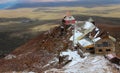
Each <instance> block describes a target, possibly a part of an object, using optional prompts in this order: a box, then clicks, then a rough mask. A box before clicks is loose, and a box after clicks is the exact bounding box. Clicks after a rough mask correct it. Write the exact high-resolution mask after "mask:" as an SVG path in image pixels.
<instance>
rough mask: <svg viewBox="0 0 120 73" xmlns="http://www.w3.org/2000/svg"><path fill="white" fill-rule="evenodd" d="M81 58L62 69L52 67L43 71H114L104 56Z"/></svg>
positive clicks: (72, 72) (76, 72) (46, 72)
mask: <svg viewBox="0 0 120 73" xmlns="http://www.w3.org/2000/svg"><path fill="white" fill-rule="evenodd" d="M81 60H82V59H81ZM81 60H80V62H78V63H76V64H74V65H72V66H69V65H66V66H65V67H63V68H62V69H55V68H54V69H51V70H47V71H45V73H50V72H52V73H114V72H113V67H112V66H111V65H110V62H109V61H108V60H106V59H105V58H104V56H93V55H89V56H88V57H87V59H84V60H83V61H81Z"/></svg>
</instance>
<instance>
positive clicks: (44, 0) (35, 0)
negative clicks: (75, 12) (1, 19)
mask: <svg viewBox="0 0 120 73" xmlns="http://www.w3.org/2000/svg"><path fill="white" fill-rule="evenodd" d="M60 1H76V0H0V4H3V3H9V2H60Z"/></svg>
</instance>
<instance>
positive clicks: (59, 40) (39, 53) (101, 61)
mask: <svg viewBox="0 0 120 73" xmlns="http://www.w3.org/2000/svg"><path fill="white" fill-rule="evenodd" d="M71 35H72V33H71V30H68V32H67V33H63V34H62V35H61V29H60V27H56V28H54V29H51V30H49V31H47V32H45V33H42V34H40V35H39V36H38V37H36V38H34V39H32V40H30V41H29V42H28V43H26V44H25V45H23V46H21V47H19V48H17V49H16V50H14V51H13V52H12V53H10V54H9V55H8V56H6V57H5V58H3V59H1V60H0V73H119V72H120V71H119V70H117V69H116V68H115V67H114V65H113V64H111V63H110V62H109V61H108V60H107V59H105V58H104V56H98V55H97V56H96V55H91V54H89V53H85V54H84V55H85V57H84V58H82V57H81V56H80V55H79V54H78V52H77V50H75V49H73V48H72V42H71V41H70V40H69V38H70V37H71ZM60 56H64V58H63V57H62V58H60Z"/></svg>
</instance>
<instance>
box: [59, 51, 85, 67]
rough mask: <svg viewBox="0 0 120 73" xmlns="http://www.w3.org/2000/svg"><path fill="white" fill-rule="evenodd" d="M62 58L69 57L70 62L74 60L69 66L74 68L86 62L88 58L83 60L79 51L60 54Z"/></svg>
mask: <svg viewBox="0 0 120 73" xmlns="http://www.w3.org/2000/svg"><path fill="white" fill-rule="evenodd" d="M60 56H69V57H68V60H72V62H70V63H69V64H68V65H67V66H72V65H74V64H77V63H78V62H82V61H84V60H85V59H86V58H81V57H80V55H79V54H78V53H77V51H71V50H67V51H66V52H62V53H60Z"/></svg>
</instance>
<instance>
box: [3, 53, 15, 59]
mask: <svg viewBox="0 0 120 73" xmlns="http://www.w3.org/2000/svg"><path fill="white" fill-rule="evenodd" d="M13 58H16V56H15V55H12V54H9V55H7V56H6V57H5V59H6V60H9V59H13Z"/></svg>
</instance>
